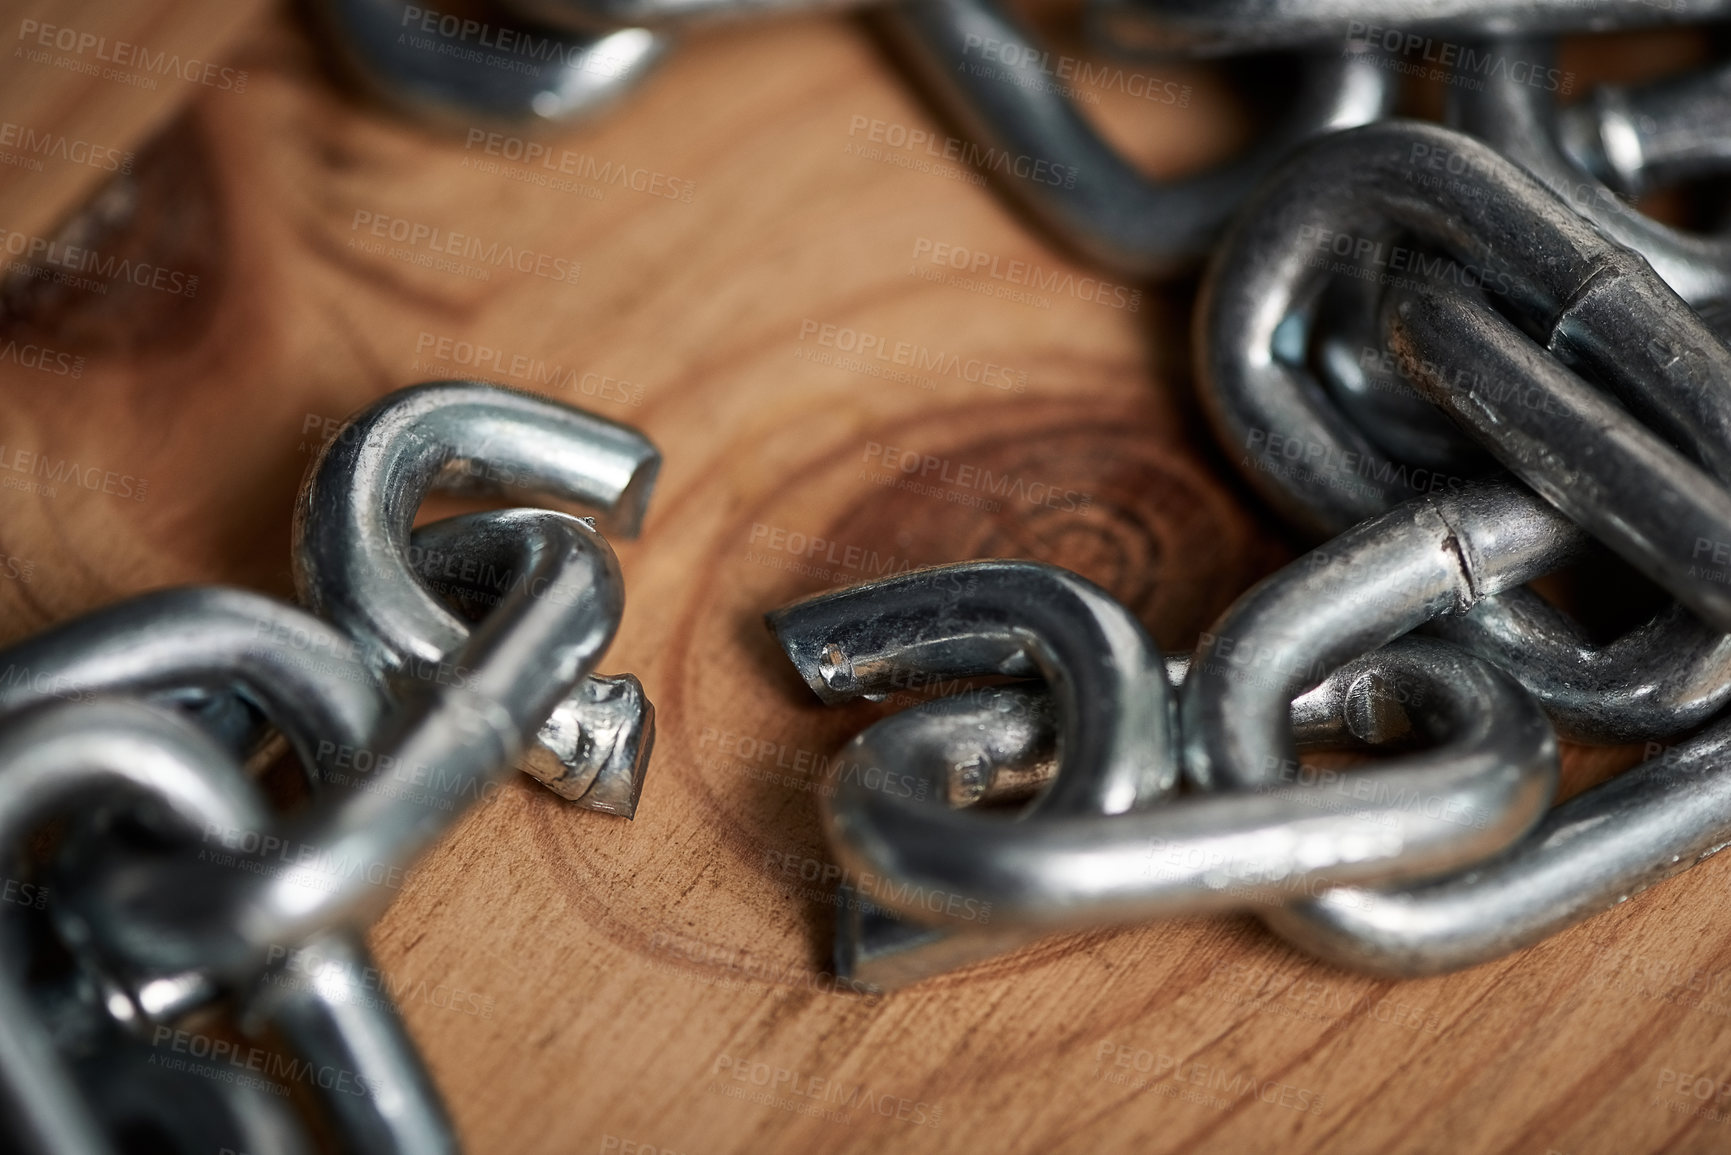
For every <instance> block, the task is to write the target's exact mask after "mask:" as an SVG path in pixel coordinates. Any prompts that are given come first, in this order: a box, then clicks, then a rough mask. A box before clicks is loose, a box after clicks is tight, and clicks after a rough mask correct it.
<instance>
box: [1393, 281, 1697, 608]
mask: <svg viewBox="0 0 1731 1155" xmlns="http://www.w3.org/2000/svg"><path fill="white" fill-rule="evenodd" d="M1384 302H1385V306H1386V308H1387V309H1388V314H1387V316H1388V320H1387V324H1388V327H1389V347H1390V348H1391V349H1392V350H1394V352H1395V353H1396V354H1397V355H1398V356H1399V357H1400V358H1401V360H1402V362H1403V364H1404V365H1405V367H1406V369H1407V372H1408V374H1409V375H1410V376H1411V379H1412V380H1413V382H1414V384H1415V385H1416V386H1417V387H1418V388H1419V390H1420V391H1421V392H1423V393H1424V394H1425V395H1426V396H1427V397H1429V398H1430V399H1431V400H1433V401H1435V402H1436V403H1437V404H1438V405H1441V406H1443V407H1445V408H1446V409H1447V410H1448V412H1449V413H1450V415H1451V416H1452V417H1453V418H1454V419H1455V421H1456V422H1458V423H1459V424H1460V425H1461V427H1462V428H1464V429H1466V430H1467V431H1468V432H1469V433H1470V434H1472V436H1473V437H1474V438H1476V439H1477V440H1478V441H1479V442H1480V443H1481V444H1483V445H1484V446H1485V447H1486V448H1487V449H1489V450H1490V451H1491V452H1492V453H1494V454H1495V455H1496V457H1497V459H1498V460H1499V461H1501V462H1502V463H1503V464H1504V465H1506V466H1507V467H1508V468H1509V469H1511V470H1513V471H1514V472H1515V474H1517V475H1518V476H1519V477H1520V478H1521V479H1522V480H1523V481H1525V482H1526V483H1527V484H1528V485H1530V486H1532V487H1533V489H1535V490H1536V491H1538V492H1539V493H1540V494H1542V495H1544V498H1545V500H1546V501H1548V502H1550V503H1551V504H1552V505H1553V506H1555V507H1556V508H1558V509H1560V510H1562V511H1563V512H1564V513H1565V514H1567V515H1568V516H1569V518H1570V519H1571V520H1573V521H1574V522H1575V523H1576V524H1577V525H1579V526H1580V527H1581V528H1583V529H1585V530H1587V532H1589V533H1591V534H1593V535H1594V536H1595V537H1596V538H1598V539H1599V540H1600V541H1602V542H1604V543H1605V544H1607V545H1609V546H1610V547H1611V548H1612V549H1614V550H1616V552H1617V553H1618V554H1620V555H1621V556H1622V557H1623V558H1625V559H1626V560H1627V561H1628V562H1629V563H1630V564H1631V565H1633V566H1634V567H1635V568H1636V569H1637V570H1639V571H1641V572H1642V573H1644V574H1646V575H1647V576H1648V577H1650V578H1651V579H1652V580H1653V581H1654V582H1656V583H1658V584H1659V585H1660V586H1661V587H1663V588H1664V589H1666V590H1668V591H1670V592H1671V593H1672V594H1673V595H1675V596H1676V598H1677V600H1678V601H1680V602H1682V603H1683V604H1684V605H1686V606H1688V607H1689V608H1690V609H1692V610H1694V611H1695V612H1696V613H1697V614H1699V615H1700V616H1701V618H1702V619H1703V620H1704V621H1706V622H1708V623H1709V624H1711V625H1714V626H1717V627H1718V628H1719V629H1721V630H1731V581H1727V580H1725V577H1724V571H1723V570H1714V569H1712V568H1711V567H1710V566H1703V565H1702V564H1701V562H1700V558H1701V556H1702V548H1701V547H1702V543H1707V544H1708V546H1709V549H1710V547H1711V544H1712V543H1714V542H1726V543H1731V493H1728V492H1726V489H1725V487H1724V480H1725V479H1726V478H1731V472H1721V473H1720V476H1719V477H1718V478H1715V477H1713V476H1711V475H1710V474H1708V473H1707V472H1706V471H1705V470H1703V469H1702V468H1701V467H1699V466H1697V465H1696V464H1695V463H1694V462H1693V461H1691V460H1690V459H1689V458H1688V457H1685V456H1684V455H1683V453H1682V452H1679V450H1678V449H1674V448H1672V446H1671V444H1669V443H1668V442H1667V440H1665V439H1662V438H1660V437H1659V436H1658V435H1657V434H1656V433H1653V432H1651V431H1649V430H1648V429H1647V428H1645V427H1644V426H1642V425H1640V424H1637V423H1636V422H1635V421H1633V420H1631V418H1630V416H1629V412H1628V409H1626V408H1624V406H1622V405H1619V404H1617V402H1616V401H1615V400H1613V399H1612V398H1611V397H1608V396H1606V395H1605V394H1604V393H1602V392H1600V391H1599V390H1598V389H1595V388H1594V387H1593V386H1591V385H1589V384H1587V383H1586V382H1585V381H1583V380H1581V378H1580V377H1579V376H1577V375H1576V374H1575V373H1574V372H1573V371H1572V370H1571V369H1570V368H1569V367H1568V366H1566V365H1564V364H1563V363H1562V362H1561V361H1559V360H1558V359H1557V358H1555V357H1553V356H1551V355H1550V354H1549V353H1547V352H1546V351H1545V350H1544V349H1542V348H1540V347H1539V346H1538V345H1536V344H1534V343H1533V342H1532V341H1529V340H1528V339H1527V338H1526V336H1525V335H1524V334H1523V333H1521V332H1520V330H1518V329H1516V328H1515V327H1514V326H1513V325H1512V324H1510V323H1509V322H1508V321H1506V320H1504V319H1503V318H1502V317H1501V316H1499V315H1498V314H1496V313H1494V312H1492V311H1491V309H1490V307H1489V306H1488V305H1486V304H1485V303H1484V301H1483V299H1482V298H1481V299H1479V300H1476V301H1475V300H1474V299H1473V297H1471V296H1469V295H1467V294H1465V293H1460V292H1452V291H1448V290H1435V289H1430V288H1416V287H1415V288H1408V287H1403V286H1392V287H1391V288H1390V290H1389V292H1388V294H1387V295H1386V296H1385V297H1384ZM1641 335H1642V337H1643V338H1645V339H1648V340H1654V341H1661V342H1663V341H1664V340H1666V339H1667V338H1668V337H1669V336H1670V334H1668V333H1666V332H1665V331H1664V330H1663V329H1662V328H1658V327H1657V326H1655V327H1652V328H1645V329H1643V331H1642V334H1641ZM1708 339H1709V340H1713V338H1708ZM1581 344H1586V342H1581ZM1715 344H1717V342H1716V341H1715ZM1584 352H1585V353H1586V354H1587V355H1586V356H1585V357H1583V358H1582V360H1583V361H1584V362H1585V363H1586V364H1587V366H1588V367H1589V368H1592V369H1597V370H1599V374H1600V376H1601V377H1604V378H1606V379H1609V380H1615V377H1614V375H1613V372H1612V367H1610V366H1608V365H1605V364H1604V363H1603V362H1601V361H1600V360H1599V359H1598V357H1597V356H1596V354H1599V353H1600V352H1601V350H1600V349H1599V348H1595V347H1592V346H1589V347H1588V348H1586V349H1585V350H1584ZM1720 380H1722V381H1731V377H1726V378H1720ZM1511 383H1517V384H1515V385H1513V386H1511ZM1696 390H1697V391H1698V392H1720V393H1722V392H1724V390H1723V389H1722V388H1721V389H1718V390H1712V389H1703V388H1702V387H1701V386H1699V385H1697V386H1696ZM1623 399H1624V401H1625V402H1626V403H1627V405H1628V407H1629V408H1632V409H1636V412H1637V413H1640V412H1641V410H1642V409H1645V410H1647V411H1648V412H1649V413H1651V414H1652V415H1653V416H1655V417H1657V418H1659V419H1660V420H1662V421H1664V427H1665V428H1666V431H1667V433H1669V434H1670V435H1671V438H1672V439H1673V440H1674V441H1675V442H1676V443H1677V444H1678V445H1681V446H1682V447H1684V448H1685V449H1687V450H1689V451H1690V452H1691V453H1692V454H1693V455H1694V456H1695V457H1697V458H1698V459H1700V460H1704V461H1708V462H1711V463H1712V464H1713V465H1714V466H1716V467H1717V469H1718V470H1720V471H1725V470H1727V468H1728V467H1731V463H1728V462H1727V461H1726V455H1725V453H1724V450H1723V448H1722V446H1721V444H1720V443H1719V441H1718V437H1719V436H1721V435H1722V434H1723V432H1724V427H1723V426H1715V425H1701V424H1695V423H1694V421H1693V419H1694V418H1696V417H1698V416H1702V414H1701V412H1700V410H1699V408H1697V407H1693V406H1687V405H1669V406H1667V405H1664V404H1663V403H1662V402H1661V403H1660V404H1653V402H1654V401H1656V400H1659V399H1656V398H1653V397H1652V395H1651V394H1644V393H1630V392H1628V391H1627V390H1625V391H1623ZM1642 402H1647V403H1648V404H1645V405H1643V404H1642ZM1637 406H1639V408H1637ZM1659 495H1662V497H1660V496H1659ZM1726 548H1727V549H1728V550H1731V545H1727V547H1726ZM1715 574H1718V575H1719V576H1717V577H1715V576H1714V575H1715Z"/></svg>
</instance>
